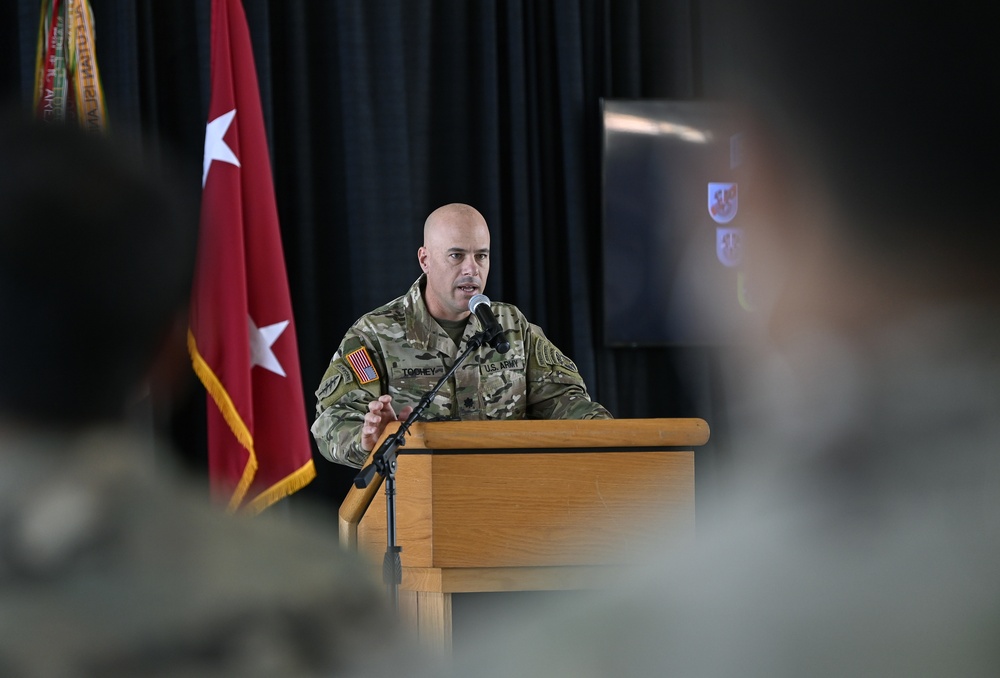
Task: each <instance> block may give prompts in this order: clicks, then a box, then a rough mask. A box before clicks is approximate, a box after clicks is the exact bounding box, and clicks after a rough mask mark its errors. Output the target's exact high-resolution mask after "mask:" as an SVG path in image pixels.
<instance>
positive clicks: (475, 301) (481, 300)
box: [469, 294, 490, 313]
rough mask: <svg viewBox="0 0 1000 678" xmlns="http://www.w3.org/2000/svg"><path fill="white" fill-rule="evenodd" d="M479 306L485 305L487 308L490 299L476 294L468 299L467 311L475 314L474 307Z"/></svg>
mask: <svg viewBox="0 0 1000 678" xmlns="http://www.w3.org/2000/svg"><path fill="white" fill-rule="evenodd" d="M479 304H486V305H487V306H489V305H490V298H489V297H488V296H486V295H485V294H477V295H476V296H474V297H472V298H471V299H469V310H470V311H472V312H473V313H475V312H476V306H479Z"/></svg>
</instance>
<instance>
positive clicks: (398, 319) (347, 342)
mask: <svg viewBox="0 0 1000 678" xmlns="http://www.w3.org/2000/svg"><path fill="white" fill-rule="evenodd" d="M489 254H490V233H489V228H488V227H487V225H486V220H485V219H484V218H483V216H482V215H481V214H480V213H479V212H478V211H477V210H475V209H474V208H472V207H470V206H469V205H463V204H450V205H445V206H443V207H440V208H438V209H437V210H435V211H434V212H432V213H431V214H430V216H428V217H427V221H426V222H425V224H424V245H423V247H421V248H420V249H419V250H418V252H417V259H418V261H419V262H420V267H421V269H422V270H423V274H422V275H421V276H420V277H419V278H418V279H417V281H416V282H414V283H413V285H412V286H411V287H410V290H409V291H408V292H407V293H406V294H404V295H403V296H401V297H399V298H397V299H395V300H393V301H391V302H389V303H388V304H386V305H385V306H382V307H380V308H378V309H375V310H374V311H372V312H371V313H368V314H367V315H365V316H363V317H362V318H361V319H360V320H358V321H357V322H356V323H354V325H353V326H352V327H351V328H350V330H348V332H347V335H346V336H345V337H344V340H343V342H341V344H340V348H339V349H338V350H337V352H336V353H335V354H334V356H333V359H332V360H331V361H330V366H329V368H328V369H327V371H326V373H325V374H324V375H323V380H322V382H321V384H320V387H319V389H318V390H317V391H316V397H317V406H316V421H315V422H314V423H313V426H312V432H313V435H314V436H315V438H316V442H317V443H318V445H319V449H320V452H321V453H322V454H323V455H324V456H325V457H326V458H327V459H330V460H331V461H335V462H337V463H341V464H346V465H348V466H354V467H359V468H360V467H361V466H362V465H363V464H364V462H365V460H366V458H367V456H368V454H369V452H371V450H372V449H373V448H374V446H375V443H376V442H377V440H378V438H379V436H381V434H382V432H383V430H384V429H385V426H386V424H388V423H389V422H391V421H396V420H403V419H406V417H408V416H409V415H410V413H411V412H412V411H413V407H414V406H415V405H416V404H417V403H418V402H419V401H420V398H422V397H423V396H424V394H426V393H427V392H429V391H430V390H431V389H433V388H434V386H435V385H436V384H437V383H438V381H439V380H440V379H441V377H442V376H444V374H445V372H447V371H448V370H449V369H450V368H451V366H452V365H453V364H454V362H455V360H456V359H457V358H458V356H459V355H461V353H462V352H464V351H465V349H466V348H467V345H468V341H469V340H470V339H471V338H472V337H473V336H474V335H476V334H477V333H478V332H479V331H480V329H481V328H480V327H479V323H478V322H477V321H472V322H469V318H470V316H471V313H470V312H469V299H471V298H472V297H473V296H475V295H476V294H480V293H481V292H482V291H483V288H484V287H485V285H486V278H487V275H488V273H489V265H490V258H489ZM492 309H493V313H494V314H495V315H496V317H497V321H498V322H499V324H500V326H501V327H502V328H503V329H504V331H505V336H506V338H507V340H508V341H509V342H510V350H509V351H508V352H506V353H503V354H501V353H498V352H497V351H495V350H493V349H491V348H489V347H487V346H484V347H483V348H482V349H480V350H479V351H478V352H474V353H472V354H471V355H470V356H469V357H468V358H467V359H466V360H465V362H464V363H463V364H462V365H461V366H460V367H459V368H458V370H457V371H456V372H455V374H454V375H453V377H452V378H451V379H449V381H448V383H446V384H445V385H443V386H442V388H441V390H440V391H438V393H437V394H436V395H435V397H434V400H433V401H432V402H431V403H430V405H429V406H428V407H427V409H426V410H425V411H424V414H423V419H424V420H428V421H433V420H449V419H451V420H455V419H457V420H481V419H607V418H611V414H610V413H609V412H608V411H607V410H606V409H605V408H604V407H602V406H601V405H599V404H598V403H595V402H593V401H592V400H591V399H590V396H589V395H588V393H587V388H586V385H585V384H584V383H583V379H582V378H581V376H580V373H579V371H578V370H577V368H576V365H575V364H574V363H573V361H572V360H570V359H569V358H568V357H566V355H565V354H564V353H563V352H562V351H560V350H559V349H558V348H557V347H556V346H555V345H554V344H553V343H552V342H551V341H549V340H548V338H546V336H545V334H544V333H543V332H542V330H541V328H539V327H538V326H537V325H534V324H532V323H530V322H528V320H527V318H525V317H524V314H523V313H521V311H519V310H518V309H517V308H516V307H515V306H513V305H512V304H505V303H493V304H492ZM393 403H395V404H397V405H399V406H401V407H402V409H400V410H399V411H398V412H397V411H396V410H395V408H394V407H393Z"/></svg>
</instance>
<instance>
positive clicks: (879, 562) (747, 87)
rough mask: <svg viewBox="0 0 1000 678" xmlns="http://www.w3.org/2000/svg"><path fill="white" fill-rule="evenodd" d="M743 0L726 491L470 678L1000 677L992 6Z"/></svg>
mask: <svg viewBox="0 0 1000 678" xmlns="http://www.w3.org/2000/svg"><path fill="white" fill-rule="evenodd" d="M724 7H726V8H727V21H729V22H731V23H730V25H728V26H723V25H719V26H713V30H714V29H718V30H726V29H727V28H728V29H731V30H728V31H727V32H726V33H725V35H726V37H727V39H728V41H724V42H722V44H726V45H728V46H729V47H731V48H732V54H733V56H734V57H735V58H734V59H733V61H732V62H731V63H730V64H729V67H730V68H731V69H732V70H731V71H730V72H729V73H728V75H729V76H730V77H731V78H732V79H731V80H728V81H727V94H728V95H730V96H731V97H732V98H733V99H734V100H736V101H738V102H739V103H740V104H741V105H742V106H744V107H745V108H746V113H747V116H748V117H747V133H748V136H749V138H750V142H749V144H748V147H747V156H748V157H749V162H750V163H751V166H752V168H753V172H754V177H755V179H754V183H753V185H752V186H748V187H746V188H747V191H746V193H745V194H744V195H745V197H746V199H747V201H748V203H747V204H746V205H741V209H744V208H745V209H748V210H752V211H753V215H752V216H753V217H754V224H753V226H752V227H750V229H749V230H748V233H747V237H748V256H749V261H748V267H749V268H748V274H749V276H750V278H749V279H750V281H751V289H752V290H753V292H754V294H755V303H757V305H758V309H759V313H760V316H761V321H762V324H761V326H760V327H759V330H760V333H759V335H755V336H753V337H750V336H748V337H747V345H746V346H744V347H743V349H744V350H745V353H744V354H743V356H742V362H741V369H740V370H739V371H738V372H734V374H733V375H732V376H733V380H734V382H736V384H735V386H734V389H736V390H737V391H738V392H739V393H740V394H741V398H740V399H739V403H740V407H739V408H738V409H737V410H734V412H733V417H734V418H737V420H738V422H739V426H738V428H737V430H736V431H734V434H733V441H734V446H735V447H736V454H737V455H738V462H737V464H736V465H735V467H734V469H733V471H734V472H733V474H732V478H731V482H730V487H729V488H728V491H727V492H725V493H716V494H718V495H720V496H721V495H722V494H725V495H726V500H725V501H720V502H718V503H716V504H714V505H713V506H712V507H711V509H710V510H708V511H704V512H700V513H699V517H698V537H697V539H696V540H695V542H694V543H692V544H688V545H685V546H684V547H683V548H681V547H679V546H678V547H676V548H672V547H671V546H670V545H664V546H663V547H662V549H661V550H660V551H659V552H657V553H656V554H655V556H657V557H652V558H647V561H646V562H649V561H650V560H651V561H652V562H654V563H655V564H654V565H652V566H650V567H647V568H644V569H643V570H642V571H640V572H637V573H631V574H629V575H623V577H622V580H623V581H627V584H626V583H623V584H621V585H620V586H617V587H616V588H614V589H613V590H608V591H604V592H600V593H597V594H595V595H594V596H593V597H588V598H587V599H585V600H580V601H578V602H577V603H575V604H571V605H567V606H564V607H560V608H558V609H553V608H552V606H550V607H549V608H547V609H546V610H544V611H539V612H538V614H537V618H536V619H535V620H531V621H529V620H527V619H525V618H524V617H519V618H518V619H517V620H516V622H514V623H508V624H507V625H503V624H501V625H500V628H493V629H490V632H489V637H488V638H486V639H481V642H478V643H473V644H472V645H471V646H470V647H469V648H468V651H467V652H463V651H462V650H461V648H458V652H457V654H458V656H457V658H456V661H457V670H456V671H455V674H456V675H461V676H480V677H481V676H494V675H496V676H500V675H518V676H546V677H549V678H550V677H553V676H574V677H575V678H580V677H587V676H648V675H660V676H742V677H747V676H761V677H763V676H768V677H774V676H787V677H793V676H794V677H796V678H799V677H801V676H812V677H816V676H861V675H865V676H911V677H912V676H952V675H955V676H966V677H968V676H997V675H1000V576H998V572H1000V265H998V263H997V256H998V253H1000V247H998V244H1000V243H998V240H1000V238H998V224H997V212H996V207H995V205H994V203H995V201H994V200H993V199H992V190H993V188H994V187H995V186H996V185H997V178H998V177H997V174H998V173H997V169H996V168H997V162H998V161H1000V145H998V138H1000V131H998V127H1000V123H998V120H1000V111H998V108H997V103H996V102H997V99H996V97H995V90H996V83H997V82H998V75H1000V74H998V70H997V51H998V50H997V41H996V38H995V35H994V33H995V21H994V20H993V19H992V18H991V10H990V8H989V7H988V6H987V5H982V4H980V3H971V2H958V3H950V4H948V5H946V6H945V5H942V6H931V5H926V4H919V3H918V4H917V5H910V6H907V7H906V8H905V9H901V8H899V7H898V6H896V5H895V4H893V3H885V2H854V1H847V2H834V3H812V4H806V5H803V4H802V3H793V2H779V1H774V0H759V1H755V2H752V3H747V6H746V7H739V6H736V5H734V4H732V3H729V4H726V5H724ZM741 188H742V187H741ZM741 192H742V190H741Z"/></svg>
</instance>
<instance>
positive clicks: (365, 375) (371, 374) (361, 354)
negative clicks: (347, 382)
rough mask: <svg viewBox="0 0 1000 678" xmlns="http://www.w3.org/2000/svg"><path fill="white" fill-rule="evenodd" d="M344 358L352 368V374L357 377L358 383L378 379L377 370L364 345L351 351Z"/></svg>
mask: <svg viewBox="0 0 1000 678" xmlns="http://www.w3.org/2000/svg"><path fill="white" fill-rule="evenodd" d="M344 358H345V359H346V360H347V363H348V364H349V365H350V366H351V369H352V370H354V376H356V377H357V378H358V383H359V384H367V383H369V382H372V381H375V380H377V379H378V372H376V371H375V366H374V365H372V359H371V357H370V356H369V355H368V351H367V350H366V349H365V347H364V346H362V347H360V348H357V349H355V350H353V351H351V352H350V353H348V354H347V355H345V356H344Z"/></svg>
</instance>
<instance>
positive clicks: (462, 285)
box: [456, 280, 479, 294]
mask: <svg viewBox="0 0 1000 678" xmlns="http://www.w3.org/2000/svg"><path fill="white" fill-rule="evenodd" d="M456 287H457V288H458V289H460V290H462V291H463V292H464V293H466V294H475V293H476V292H478V291H479V281H477V280H461V281H459V282H458V284H457V285H456Z"/></svg>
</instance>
